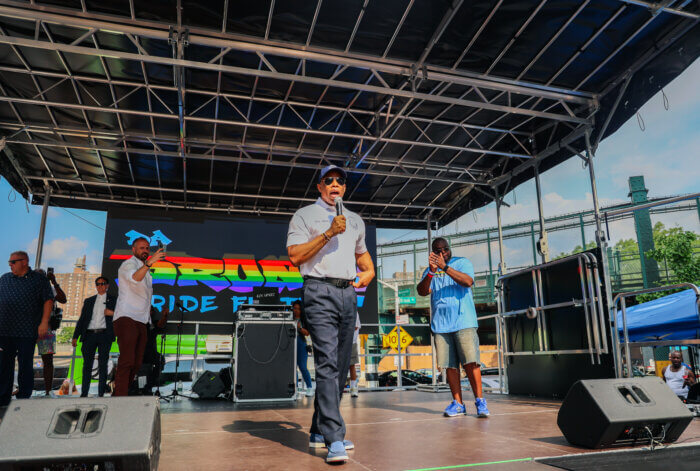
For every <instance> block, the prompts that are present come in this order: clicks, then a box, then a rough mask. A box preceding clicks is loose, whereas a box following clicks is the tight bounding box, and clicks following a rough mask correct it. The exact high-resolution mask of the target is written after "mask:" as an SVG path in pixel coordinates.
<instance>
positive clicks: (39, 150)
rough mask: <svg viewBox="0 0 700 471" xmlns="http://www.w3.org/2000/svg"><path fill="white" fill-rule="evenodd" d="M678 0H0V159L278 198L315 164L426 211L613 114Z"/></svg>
mask: <svg viewBox="0 0 700 471" xmlns="http://www.w3.org/2000/svg"><path fill="white" fill-rule="evenodd" d="M699 11H700V8H699V6H698V2H697V1H673V0H671V1H664V2H660V3H653V4H652V3H650V2H643V1H631V0H630V1H620V0H590V1H589V0H583V1H573V0H572V1H565V0H559V1H554V0H552V1H546V0H542V1H524V0H522V1H516V0H506V1H504V0H490V1H477V0H475V1H463V0H452V1H447V0H443V1H440V0H343V1H338V0H315V1H310V0H306V1H300V0H267V1H255V2H252V1H251V2H234V1H231V0H207V1H201V0H199V1H190V0H179V1H141V0H130V1H128V0H111V1H95V0H70V1H69V0H50V1H48V0H47V1H40V0H37V1H31V2H30V1H1V0H0V136H2V140H0V147H2V148H3V152H2V155H1V156H0V171H1V172H2V175H3V176H5V177H6V178H7V179H8V180H9V181H10V182H11V184H12V185H13V186H14V188H15V189H17V190H18V191H19V192H21V193H22V194H23V195H25V196H27V195H29V194H32V195H33V197H34V201H33V202H35V203H37V202H41V201H42V200H43V198H44V194H45V192H46V191H49V190H50V192H51V198H50V201H51V204H56V205H61V206H70V207H84V208H92V209H107V208H110V207H114V206H134V205H136V206H143V207H160V208H164V209H167V208H188V209H192V210H209V211H222V212H230V213H231V214H262V215H265V216H267V217H274V216H277V215H279V216H281V217H289V215H290V214H291V213H292V212H293V211H295V210H296V209H297V208H299V207H300V206H302V205H305V204H308V202H310V201H313V200H314V199H315V197H316V193H315V192H316V190H315V187H314V185H313V184H312V182H314V181H315V180H316V179H317V177H318V171H319V169H320V168H322V167H323V166H325V165H328V164H330V163H333V164H336V165H340V166H344V167H346V168H347V169H348V171H349V172H350V178H349V182H348V196H347V198H346V199H347V200H349V201H350V202H352V203H353V205H352V209H354V210H356V211H358V212H360V213H361V214H362V216H363V217H365V218H366V219H368V220H372V221H373V222H374V223H375V224H377V225H378V226H379V227H413V228H423V227H426V221H427V220H429V219H431V220H434V221H437V222H438V223H439V224H440V225H444V224H446V223H448V222H450V221H452V220H454V219H455V218H457V217H459V216H461V215H462V214H464V213H466V212H468V211H470V210H473V209H475V208H478V207H481V206H483V205H485V204H487V203H489V202H490V201H493V200H494V198H495V197H497V195H503V194H505V193H507V192H508V191H509V190H510V189H512V188H514V187H515V186H517V185H518V184H520V183H522V182H523V181H526V180H528V179H530V178H533V176H534V172H535V168H538V169H539V171H543V170H546V169H548V168H550V167H552V166H554V165H557V164H558V163H560V162H562V161H564V160H566V159H568V158H570V157H572V156H574V155H576V153H578V152H581V151H582V150H583V149H585V147H586V146H585V139H586V138H590V141H591V142H592V146H593V148H595V147H596V145H597V142H599V140H600V139H601V138H602V137H605V136H606V135H608V134H610V133H612V132H613V131H615V130H616V129H617V128H618V127H619V126H620V125H621V124H622V123H623V122H625V121H626V120H627V118H628V117H630V116H631V115H632V114H633V113H634V112H635V111H636V110H637V109H638V108H639V107H640V106H641V105H642V104H643V103H645V102H646V101H647V100H648V99H649V98H650V97H651V96H652V95H653V94H654V93H656V92H657V91H658V90H659V89H660V88H661V87H663V86H664V85H665V84H666V83H668V82H669V81H670V80H672V79H673V78H674V77H676V76H677V75H679V74H680V73H681V72H682V71H683V70H684V69H685V68H686V67H687V66H688V65H689V64H691V63H692V62H693V60H695V59H696V57H698V55H700V28H699V27H698V12H699Z"/></svg>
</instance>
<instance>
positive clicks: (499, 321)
mask: <svg viewBox="0 0 700 471" xmlns="http://www.w3.org/2000/svg"><path fill="white" fill-rule="evenodd" d="M494 192H495V194H496V198H495V201H496V222H497V226H498V254H499V255H498V256H499V260H498V276H499V277H501V276H503V275H505V274H506V262H505V260H504V258H503V224H502V222H501V197H500V196H499V194H498V187H495V188H494ZM496 284H498V283H496ZM501 294H502V293H501V292H500V291H499V293H498V294H497V295H496V300H497V302H496V307H497V308H498V317H497V318H496V327H497V330H496V335H497V336H498V337H499V338H500V342H498V367H499V368H498V382H499V383H500V384H499V386H500V389H501V393H505V394H508V374H507V373H506V357H505V355H504V354H503V352H504V351H505V348H506V345H507V344H506V342H507V341H508V338H507V336H506V325H505V319H504V318H503V317H502V316H501V314H502V313H503V311H504V310H503V305H502V302H503V299H502V296H501Z"/></svg>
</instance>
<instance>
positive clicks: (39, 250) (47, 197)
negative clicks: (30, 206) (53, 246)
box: [34, 184, 51, 268]
mask: <svg viewBox="0 0 700 471" xmlns="http://www.w3.org/2000/svg"><path fill="white" fill-rule="evenodd" d="M49 201H51V187H50V186H49V185H48V184H47V185H46V186H45V187H44V205H43V206H42V208H41V225H40V226H39V240H38V241H37V243H36V263H35V264H34V268H41V256H42V254H43V252H44V235H45V233H46V216H47V214H48V212H49Z"/></svg>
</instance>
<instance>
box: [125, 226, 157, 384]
mask: <svg viewBox="0 0 700 471" xmlns="http://www.w3.org/2000/svg"><path fill="white" fill-rule="evenodd" d="M131 251H132V253H133V256H132V257H131V258H129V259H128V260H125V261H124V263H122V264H121V266H120V267H119V298H117V307H116V309H115V310H114V333H115V334H116V335H117V343H118V344H119V362H118V363H117V372H116V374H115V377H114V382H115V385H114V393H113V394H112V395H113V396H126V395H127V394H128V392H129V385H130V384H131V382H132V381H133V380H134V378H135V377H136V373H138V371H139V368H141V363H142V362H143V352H144V350H145V349H146V340H147V338H148V330H147V328H146V326H147V325H148V323H149V322H150V320H151V296H152V295H153V280H152V278H151V267H152V266H153V264H155V263H158V262H159V261H160V260H163V258H165V252H164V251H163V249H158V251H156V253H154V254H153V256H152V257H150V258H149V255H150V242H149V241H148V240H147V239H146V238H145V237H139V238H138V239H136V240H134V242H133V243H132V244H131Z"/></svg>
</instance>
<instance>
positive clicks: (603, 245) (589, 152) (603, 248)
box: [585, 129, 622, 378]
mask: <svg viewBox="0 0 700 471" xmlns="http://www.w3.org/2000/svg"><path fill="white" fill-rule="evenodd" d="M585 139H586V162H587V163H588V174H589V176H590V180H591V195H592V197H593V216H594V218H595V228H596V230H595V241H596V244H597V245H598V248H599V249H600V261H601V264H602V265H603V283H605V302H606V304H607V306H608V315H609V316H610V317H609V320H608V322H609V324H610V327H611V329H612V331H613V332H612V344H613V352H612V353H613V358H614V359H615V375H616V376H617V377H618V378H621V377H622V370H621V365H620V357H619V348H620V338H619V334H618V332H617V315H616V313H615V310H614V307H613V302H612V286H611V284H610V266H609V264H608V243H607V240H606V238H605V232H604V231H603V220H602V217H601V213H600V206H599V203H598V188H597V187H596V180H595V170H594V168H593V157H595V154H594V151H593V148H592V147H591V131H590V129H588V130H586V133H585Z"/></svg>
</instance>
